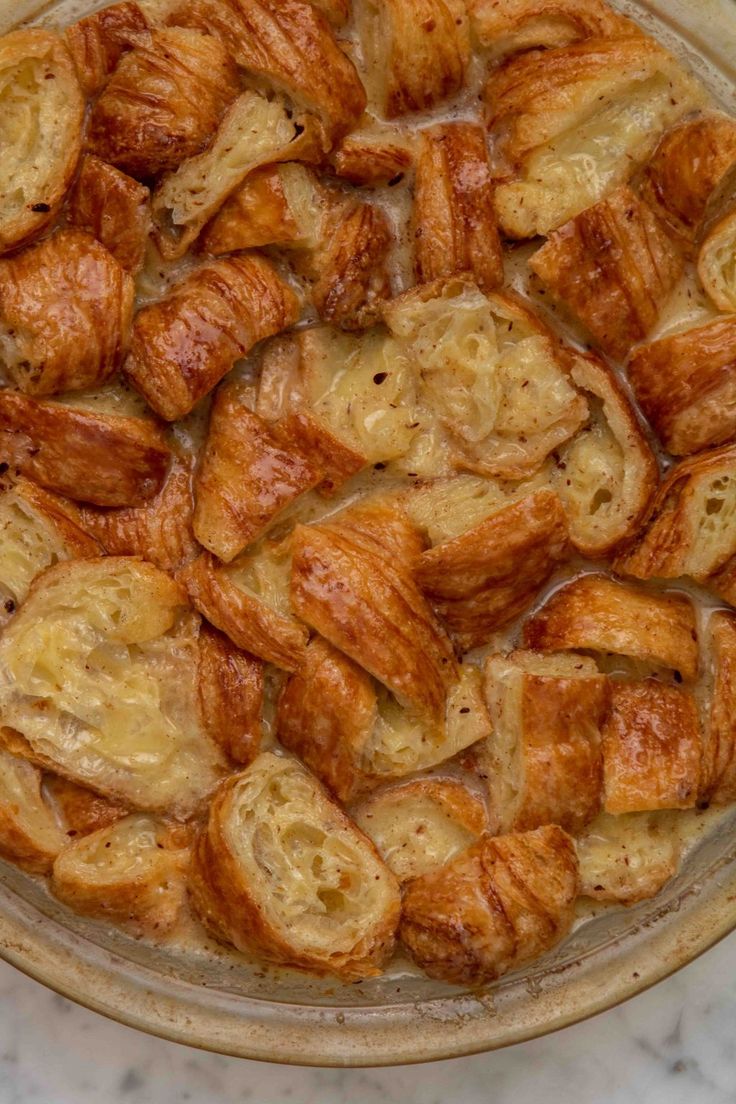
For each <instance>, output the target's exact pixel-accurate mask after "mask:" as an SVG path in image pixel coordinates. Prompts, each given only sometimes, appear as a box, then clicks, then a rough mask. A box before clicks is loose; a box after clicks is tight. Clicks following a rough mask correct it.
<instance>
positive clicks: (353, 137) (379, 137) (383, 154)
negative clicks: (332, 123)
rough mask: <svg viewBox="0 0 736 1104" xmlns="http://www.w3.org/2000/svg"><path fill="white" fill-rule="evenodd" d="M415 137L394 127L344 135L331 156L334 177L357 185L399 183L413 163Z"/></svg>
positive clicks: (375, 128)
mask: <svg viewBox="0 0 736 1104" xmlns="http://www.w3.org/2000/svg"><path fill="white" fill-rule="evenodd" d="M414 145H415V143H414V140H413V138H412V136H411V135H408V134H404V133H400V132H399V131H397V130H396V129H395V128H393V127H385V129H384V128H382V127H380V126H373V127H369V128H366V129H360V128H359V129H357V130H354V131H352V132H351V133H350V134H347V135H346V136H345V137H344V138H343V140H342V141H341V142H340V143H339V145H337V146H336V147H335V149H334V150H333V151H332V154H331V155H330V164H331V166H332V169H333V171H334V173H335V175H336V176H339V177H342V179H343V180H347V181H348V183H350V184H355V185H357V186H358V187H376V185H380V184H390V185H394V184H398V183H400V181H401V180H402V179H403V177H404V176H405V175H406V174H407V173H408V172H410V171H411V169H412V166H413V165H414Z"/></svg>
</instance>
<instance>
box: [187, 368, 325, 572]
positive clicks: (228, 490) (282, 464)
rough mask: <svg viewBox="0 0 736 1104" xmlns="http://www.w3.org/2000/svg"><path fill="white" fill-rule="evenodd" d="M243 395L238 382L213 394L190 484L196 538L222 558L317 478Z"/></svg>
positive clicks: (254, 534) (315, 471) (313, 468)
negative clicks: (248, 403)
mask: <svg viewBox="0 0 736 1104" xmlns="http://www.w3.org/2000/svg"><path fill="white" fill-rule="evenodd" d="M246 397H247V396H245V395H244V393H243V386H242V385H241V384H239V383H238V382H234V383H226V384H224V385H223V386H222V387H221V388H220V390H219V391H218V392H217V395H216V396H215V401H214V403H213V405H212V412H211V414H210V424H209V431H208V433H207V440H206V442H205V446H204V450H203V452H202V457H201V461H200V465H199V470H198V472H197V476H196V479H195V484H194V494H195V507H194V533H195V536H196V537H197V540H198V541H199V543H200V544H202V545H204V547H205V548H207V549H209V551H210V552H214V554H215V555H216V556H219V558H220V559H221V560H224V561H226V562H229V561H230V560H232V559H234V558H235V556H237V554H238V553H239V552H242V551H243V549H244V548H245V547H246V546H247V545H249V544H252V543H253V541H254V540H256V538H258V537H259V536H261V535H262V534H263V533H264V532H265V531H266V529H268V527H269V526H270V525H271V523H272V522H273V521H274V519H275V518H276V517H277V516H278V515H279V514H280V513H281V512H282V510H284V509H285V507H286V506H288V505H289V504H290V503H291V502H293V501H294V499H295V498H297V497H298V496H299V495H300V494H303V493H304V492H305V491H308V490H311V488H312V487H316V486H317V484H318V483H319V482H320V481H321V479H322V470H321V468H319V467H317V466H315V465H314V464H312V463H311V462H310V461H309V459H308V458H307V457H306V456H305V455H304V454H303V453H301V452H299V451H297V450H296V449H285V448H282V446H281V444H280V443H279V440H278V438H277V437H276V436H274V434H273V433H272V431H271V429H270V428H269V426H268V424H267V423H266V422H264V421H263V419H262V418H259V417H258V415H257V414H255V413H254V412H253V411H252V410H251V409H250V408H249V407H248V406H247V405H246Z"/></svg>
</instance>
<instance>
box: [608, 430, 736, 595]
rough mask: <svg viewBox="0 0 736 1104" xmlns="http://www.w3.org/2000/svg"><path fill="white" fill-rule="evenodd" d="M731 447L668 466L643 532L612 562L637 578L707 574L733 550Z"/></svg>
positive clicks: (735, 466)
mask: <svg viewBox="0 0 736 1104" xmlns="http://www.w3.org/2000/svg"><path fill="white" fill-rule="evenodd" d="M735 515H736V447H734V446H733V445H727V446H725V447H724V448H720V449H713V450H711V451H710V452H702V453H699V454H698V455H697V456H694V457H692V458H691V459H690V460H683V461H682V463H680V464H676V465H675V467H674V468H672V469H671V470H670V472H669V473H668V475H667V478H666V479H665V481H664V482H663V483H662V485H661V487H660V488H659V491H658V492H657V495H656V497H655V499H654V501H653V502H652V508H651V512H650V515H649V518H648V522H647V527H646V529H645V530H644V533H643V534H642V536H641V537H640V538H639V540H638V541H637V542H636V544H635V545H634V547H633V548H632V549H631V550H630V551H629V552H627V553H624V555H623V556H621V557H619V559H618V560H617V561H616V568H617V570H619V571H621V572H622V573H623V574H627V575H635V576H636V577H637V578H639V579H651V578H660V579H679V578H680V577H681V576H682V575H689V576H690V577H691V578H693V579H696V580H697V581H698V582H705V583H706V584H707V580H708V576H710V575H712V574H713V573H714V572H716V571H717V570H718V569H719V568H720V567H722V566H723V565H724V564H725V563H726V562H727V561H728V560H729V559H730V558H731V557H732V556H733V555H735V554H736V532H734V519H735Z"/></svg>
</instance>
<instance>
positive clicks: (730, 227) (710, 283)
mask: <svg viewBox="0 0 736 1104" xmlns="http://www.w3.org/2000/svg"><path fill="white" fill-rule="evenodd" d="M734 258H736V210H733V211H729V212H728V214H726V215H724V216H723V218H721V219H719V220H718V222H716V223H715V224H714V225H713V226H711V227H710V228H709V229H708V233H707V234H706V236H705V238H704V240H703V242H702V244H701V246H700V252H699V253H698V276H699V277H700V282H701V283H702V285H703V287H704V288H705V290H706V291H707V293H708V295H709V296H710V297H711V299H712V300H713V302H714V303H715V305H716V306H717V307H718V309H719V310H722V311H734V312H736V275H735V272H736V265H735V264H734Z"/></svg>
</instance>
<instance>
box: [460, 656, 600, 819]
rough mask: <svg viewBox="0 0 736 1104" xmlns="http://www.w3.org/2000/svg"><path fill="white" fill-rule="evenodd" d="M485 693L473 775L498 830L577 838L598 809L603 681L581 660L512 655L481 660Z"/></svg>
mask: <svg viewBox="0 0 736 1104" xmlns="http://www.w3.org/2000/svg"><path fill="white" fill-rule="evenodd" d="M485 688H486V700H487V701H488V706H489V710H490V714H491V723H492V726H493V730H492V734H491V735H490V736H489V737H488V739H487V740H485V741H484V742H483V744H482V745H481V752H480V769H481V773H482V775H483V776H484V777H485V778H487V786H488V790H489V797H490V807H491V817H492V819H493V821H494V823H495V824H496V825H497V826H498V828H497V830H498V831H500V832H525V831H528V830H529V829H531V828H538V827H540V826H541V825H542V824H559V825H560V827H562V828H565V829H567V831H569V832H573V833H577V832H579V831H580V830H581V829H582V828H583V827H584V826H585V825H586V824H587V823H588V822H589V821H590V820H592V819H593V817H594V816H595V815H596V813H598V811H599V810H600V807H601V801H602V783H603V757H602V754H601V728H602V726H603V723H604V721H605V719H606V714H607V712H608V707H609V702H610V687H609V680H608V677H607V676H606V675H602V674H601V673H600V672H599V670H598V668H597V666H596V664H595V661H594V660H592V659H590V658H589V657H587V656H572V655H555V656H547V655H540V654H539V653H536V652H511V653H510V655H491V656H489V657H488V659H487V660H486V665H485Z"/></svg>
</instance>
